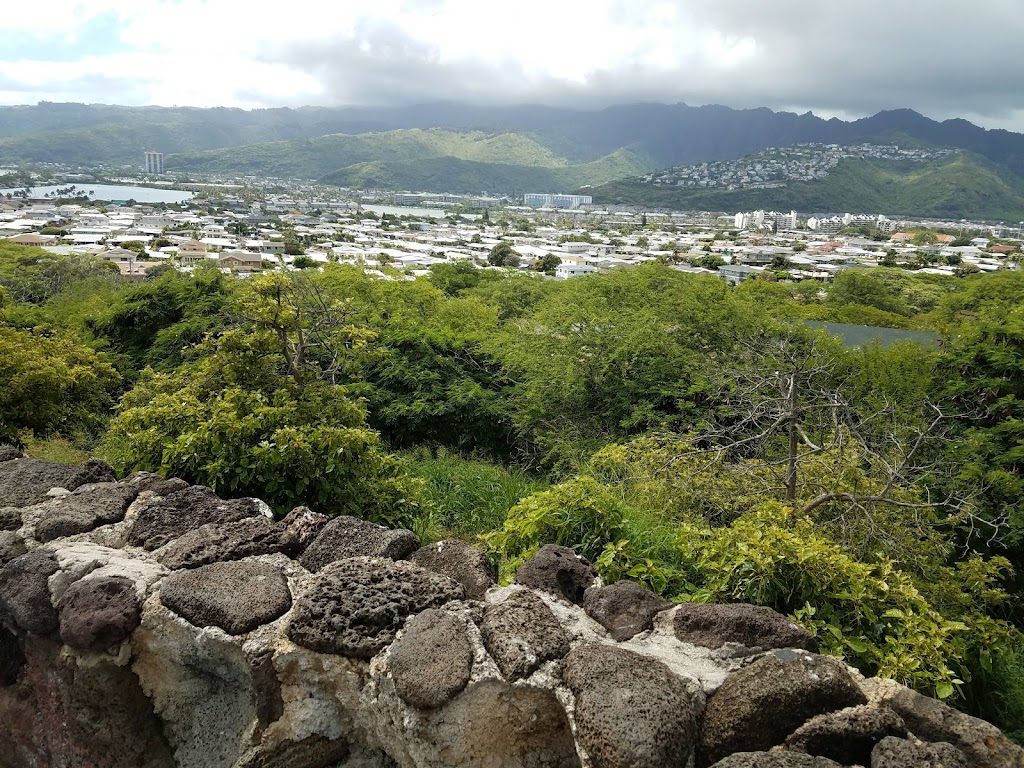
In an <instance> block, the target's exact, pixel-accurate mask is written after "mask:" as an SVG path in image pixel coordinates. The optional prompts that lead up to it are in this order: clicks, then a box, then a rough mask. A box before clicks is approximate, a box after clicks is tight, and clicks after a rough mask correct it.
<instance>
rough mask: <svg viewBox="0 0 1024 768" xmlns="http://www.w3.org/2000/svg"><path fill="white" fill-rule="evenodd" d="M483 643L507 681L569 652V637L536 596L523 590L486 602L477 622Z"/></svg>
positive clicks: (529, 672)
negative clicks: (481, 615) (499, 601)
mask: <svg viewBox="0 0 1024 768" xmlns="http://www.w3.org/2000/svg"><path fill="white" fill-rule="evenodd" d="M480 634H481V635H482V636H483V640H484V646H485V647H486V648H487V652H488V653H489V654H491V657H492V658H493V659H494V661H495V663H496V664H497V665H498V669H500V670H501V674H503V675H504V676H505V677H506V678H507V679H509V680H518V679H519V678H522V677H528V676H529V675H530V674H531V673H533V671H534V670H536V669H537V667H539V666H540V665H541V664H543V663H544V662H545V661H550V660H552V659H560V658H562V657H563V656H565V654H567V653H568V652H569V638H568V637H567V636H566V634H565V630H563V629H562V625H561V624H559V623H558V619H556V618H555V615H554V614H553V613H552V612H551V609H550V608H548V607H547V605H545V603H544V601H543V600H541V599H540V598H539V597H538V596H537V595H535V594H534V593H533V592H530V591H529V590H526V589H523V590H519V591H517V592H514V593H513V594H511V595H509V597H508V598H507V599H506V600H505V601H504V602H501V603H497V604H494V605H488V606H487V608H486V609H485V610H484V617H483V621H481V623H480Z"/></svg>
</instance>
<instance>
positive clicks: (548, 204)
mask: <svg viewBox="0 0 1024 768" xmlns="http://www.w3.org/2000/svg"><path fill="white" fill-rule="evenodd" d="M593 203H594V198H593V197H591V196H590V195H545V194H539V193H535V192H534V193H528V194H525V195H523V205H526V206H529V207H530V208H569V209H574V208H579V207H580V206H583V205H593Z"/></svg>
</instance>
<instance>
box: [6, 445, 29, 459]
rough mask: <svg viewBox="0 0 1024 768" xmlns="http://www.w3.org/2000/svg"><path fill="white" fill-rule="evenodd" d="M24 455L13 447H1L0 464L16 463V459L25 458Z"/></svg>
mask: <svg viewBox="0 0 1024 768" xmlns="http://www.w3.org/2000/svg"><path fill="white" fill-rule="evenodd" d="M24 455H25V454H23V453H22V452H21V451H19V450H18V449H17V448H15V447H14V446H13V445H0V462H3V461H14V460H15V459H20V458H23V457H24Z"/></svg>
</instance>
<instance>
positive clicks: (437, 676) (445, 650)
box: [388, 608, 473, 709]
mask: <svg viewBox="0 0 1024 768" xmlns="http://www.w3.org/2000/svg"><path fill="white" fill-rule="evenodd" d="M388 668H389V670H390V671H391V676H392V678H393V679H394V681H395V691H396V692H397V693H398V695H399V697H401V699H402V701H404V702H406V703H407V704H411V705H412V706H414V707H420V708H424V709H429V708H433V707H440V706H442V705H444V704H446V703H447V702H448V701H449V700H451V698H452V697H453V696H455V695H456V694H457V693H459V692H460V691H461V690H462V689H463V688H465V687H466V683H468V682H469V677H470V672H471V671H472V669H473V648H472V646H471V645H470V642H469V636H468V635H467V633H466V625H465V624H464V623H463V622H462V621H461V620H460V619H459V618H457V617H456V616H454V615H453V614H452V613H450V612H448V611H442V610H438V609H436V608H429V609H427V610H426V611H423V613H421V614H419V615H417V616H413V617H412V618H411V619H409V621H408V622H407V623H406V625H405V631H404V632H403V633H402V636H401V637H399V638H398V640H396V641H395V642H394V644H393V645H392V646H391V650H390V652H389V654H388Z"/></svg>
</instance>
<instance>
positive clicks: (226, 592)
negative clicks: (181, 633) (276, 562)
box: [160, 560, 292, 635]
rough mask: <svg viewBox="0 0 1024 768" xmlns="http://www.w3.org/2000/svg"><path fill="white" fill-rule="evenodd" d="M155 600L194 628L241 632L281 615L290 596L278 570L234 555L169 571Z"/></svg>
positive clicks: (288, 604)
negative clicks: (195, 566) (232, 557)
mask: <svg viewBox="0 0 1024 768" xmlns="http://www.w3.org/2000/svg"><path fill="white" fill-rule="evenodd" d="M160 602H161V603H163V604H164V605H165V606H167V607H168V608H170V609H171V610H172V611H174V612H175V613H177V614H178V615H179V616H181V617H182V618H184V619H185V620H186V621H188V622H189V623H190V624H194V625H195V626H197V627H211V626H213V627H220V628H221V629H223V630H224V631H225V632H227V633H228V634H229V635H242V634H245V633H246V632H250V631H252V630H254V629H256V627H259V626H261V625H263V624H267V623H269V622H271V621H273V620H274V619H276V618H278V617H280V616H283V615H284V614H285V613H286V612H287V611H288V609H289V608H291V605H292V596H291V592H290V591H289V589H288V582H287V581H286V580H285V578H284V575H283V574H282V573H281V571H280V570H278V569H277V568H275V567H274V566H272V565H268V564H266V563H259V562H253V561H250V560H238V561H231V562H226V563H211V564H210V565H204V566H202V567H200V568H195V569H193V570H187V571H175V572H174V573H172V574H171V575H170V576H168V577H167V578H165V579H164V580H163V582H161V585H160Z"/></svg>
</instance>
